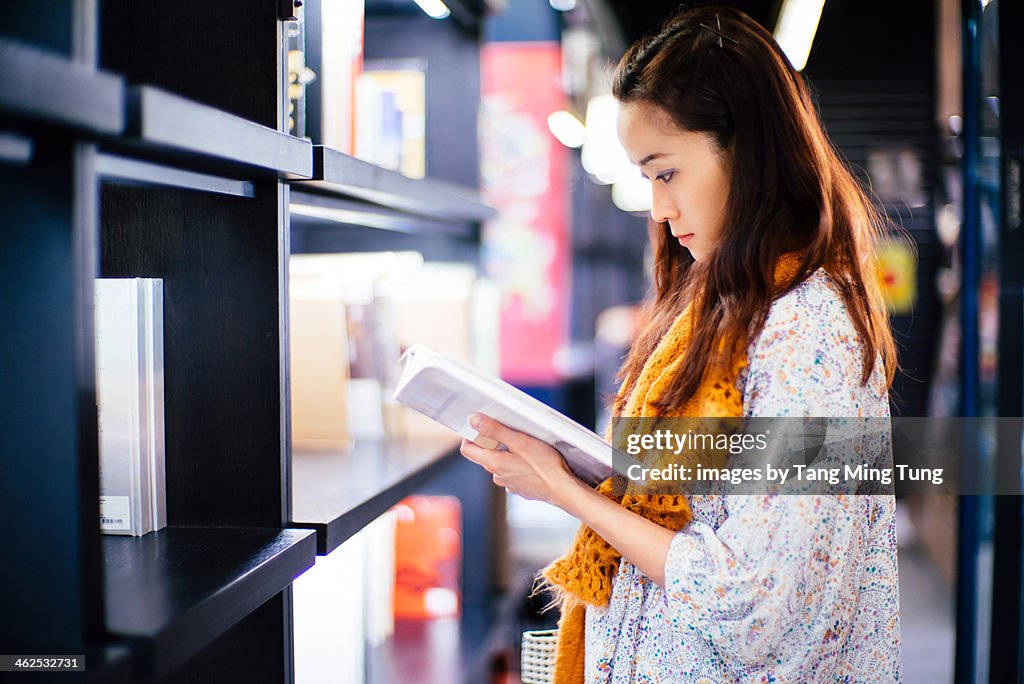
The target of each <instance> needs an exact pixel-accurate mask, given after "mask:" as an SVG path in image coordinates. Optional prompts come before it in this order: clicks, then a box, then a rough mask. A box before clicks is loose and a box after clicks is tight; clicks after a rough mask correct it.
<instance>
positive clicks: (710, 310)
mask: <svg viewBox="0 0 1024 684" xmlns="http://www.w3.org/2000/svg"><path fill="white" fill-rule="evenodd" d="M614 94H615V96H616V98H617V99H618V100H619V102H620V103H621V105H622V109H621V115H620V121H619V135H620V138H621V140H622V143H623V145H624V147H625V148H626V150H627V152H628V154H629V156H630V157H631V159H632V160H633V161H634V163H636V164H637V165H638V166H639V167H640V168H641V170H642V171H643V172H644V174H645V175H646V176H647V177H648V178H650V179H651V183H652V188H653V190H652V192H653V203H652V210H651V217H652V219H653V220H652V224H651V240H652V241H653V246H654V258H655V282H654V288H653V294H652V297H651V302H650V306H649V315H648V317H647V319H646V320H647V323H646V325H645V327H644V329H643V330H642V331H641V332H640V334H639V336H638V338H637V341H636V343H635V344H634V345H633V347H632V349H631V351H630V353H629V355H628V357H627V358H626V361H625V364H624V366H623V368H622V371H621V376H622V378H623V384H622V387H621V390H620V393H619V395H618V397H617V398H616V400H615V403H614V405H613V414H614V415H619V416H643V417H671V416H681V417H698V416H726V417H729V416H736V417H744V416H805V417H827V416H844V417H847V416H852V417H883V418H887V417H888V415H889V405H888V389H889V386H890V384H891V382H892V376H893V373H894V370H895V367H896V353H895V346H894V343H893V339H892V334H891V330H890V327H889V323H888V318H887V315H886V313H885V311H884V309H883V306H882V304H881V299H880V294H879V290H878V286H877V281H876V277H875V275H874V269H873V246H874V243H875V241H876V239H877V237H878V236H879V234H880V232H881V230H882V229H883V228H882V224H881V222H880V220H879V218H878V216H877V215H876V214H875V213H874V211H873V210H872V207H871V204H870V203H869V201H868V199H867V198H866V196H865V194H864V192H863V191H862V189H861V188H860V187H859V185H858V184H857V182H856V180H855V179H854V178H853V176H852V175H851V173H850V172H849V171H848V170H847V168H846V167H845V166H844V165H843V163H842V162H841V161H840V160H839V158H838V157H837V155H836V153H835V152H834V150H833V148H832V147H831V145H830V144H829V141H828V139H827V138H826V136H825V133H824V132H823V130H822V127H821V124H820V122H819V120H818V117H817V114H816V112H815V109H814V107H813V105H812V102H811V100H810V97H809V95H808V90H807V87H806V85H805V84H804V82H803V80H802V78H801V76H800V75H799V74H798V73H797V72H796V71H794V69H793V68H792V66H791V65H790V64H789V62H788V60H787V59H786V57H785V55H784V54H783V53H782V52H781V50H780V49H779V47H778V45H777V44H776V43H775V42H774V40H773V39H772V37H771V35H770V34H769V33H768V32H767V31H765V30H764V29H763V28H762V27H761V26H759V25H758V24H757V23H755V22H754V21H753V20H751V19H750V18H749V17H747V16H746V15H745V14H743V13H742V12H739V11H737V10H735V9H731V8H728V7H705V8H700V9H693V10H684V11H682V12H681V13H680V14H678V15H677V16H674V17H673V18H671V19H670V20H669V21H668V22H667V23H666V24H665V27H664V29H663V30H662V31H661V32H660V33H658V34H657V35H655V36H653V37H649V38H647V39H644V40H641V41H640V42H638V43H637V44H635V45H633V46H632V47H631V48H630V50H629V51H628V52H627V53H626V55H625V56H624V57H623V58H622V61H621V62H620V64H619V66H618V69H617V72H616V76H615V83H614ZM473 420H474V424H475V425H476V427H477V429H478V430H479V432H480V433H481V434H482V435H485V436H487V437H491V438H492V439H494V440H497V441H499V442H501V443H502V444H503V445H505V447H507V449H508V450H507V451H504V450H501V451H499V450H490V449H484V448H481V447H479V446H477V445H476V444H475V443H473V442H468V441H464V442H463V445H462V453H463V454H464V455H465V456H466V457H467V458H469V459H471V460H473V461H475V462H477V463H479V464H480V465H482V466H483V467H485V468H487V470H489V471H490V472H492V473H493V474H494V482H495V483H496V484H498V485H499V486H503V487H505V488H506V489H507V490H508V491H510V492H512V493H515V494H519V495H520V496H523V497H525V498H529V499H537V500H543V501H547V502H549V503H551V504H553V505H555V506H558V507H559V508H562V509H564V510H565V511H567V512H569V513H570V514H572V515H573V516H575V517H577V518H578V519H579V520H580V521H581V522H582V524H581V526H580V531H579V533H578V534H577V538H576V541H575V544H574V546H573V548H572V549H571V550H570V551H569V552H568V553H567V554H566V555H565V556H564V557H563V558H561V559H559V560H557V561H555V562H554V563H552V564H551V565H550V566H549V567H548V568H546V569H545V570H544V572H543V576H544V579H545V580H546V582H547V584H548V586H549V588H552V589H554V590H555V591H556V593H557V595H558V597H559V599H560V602H561V608H562V614H561V618H560V622H559V627H560V630H559V645H558V659H557V665H556V675H555V681H556V682H557V683H558V684H563V683H567V682H574V683H575V682H584V681H585V682H588V683H590V682H621V683H624V684H625V683H631V682H660V683H663V684H667V683H673V684H674V683H683V682H776V681H777V682H801V683H803V682H826V681H827V682H837V681H844V682H845V681H849V682H889V681H898V680H899V679H900V678H901V674H900V662H899V644H900V622H899V601H898V585H897V575H896V539H895V523H894V501H893V498H892V496H889V495H870V496H866V495H864V496H853V495H850V496H844V495H839V494H824V495H795V496H792V495H787V496H783V495H769V494H764V495H760V494H758V495H742V496H741V495H729V494H724V495H704V496H696V495H693V496H682V495H680V496H644V495H643V494H642V493H635V492H634V493H630V491H629V490H628V489H627V490H625V491H624V490H623V489H622V487H621V482H619V484H618V485H616V480H617V479H618V477H616V478H611V479H609V480H608V481H606V482H605V483H602V484H601V485H600V486H599V487H598V488H597V489H596V490H595V489H592V488H590V487H588V486H586V485H585V484H583V483H582V482H580V481H579V480H578V479H577V478H576V477H575V476H573V474H572V473H571V472H570V471H569V469H568V467H567V466H566V465H565V463H564V461H563V459H562V458H561V456H560V455H559V454H558V452H557V451H555V450H554V449H553V448H551V447H550V446H548V445H546V444H544V443H542V442H540V441H538V440H536V439H534V438H532V437H530V436H528V435H525V434H522V433H519V432H515V431H513V430H510V429H509V428H506V427H505V426H502V425H500V424H498V423H496V422H495V421H493V420H491V419H489V418H487V417H486V416H476V417H474V419H473Z"/></svg>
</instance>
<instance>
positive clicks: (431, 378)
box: [395, 344, 638, 486]
mask: <svg viewBox="0 0 1024 684" xmlns="http://www.w3.org/2000/svg"><path fill="white" fill-rule="evenodd" d="M402 360H403V361H404V363H405V365H404V368H403V371H402V377H401V379H400V380H399V381H398V387H397V389H396V390H395V400H397V401H399V402H401V403H403V404H405V405H406V406H409V407H410V408H413V409H415V410H416V411H418V412H420V413H422V414H423V415H425V416H427V417H428V418H430V419H432V420H435V421H437V422H438V423H440V424H442V425H444V426H445V427H447V428H449V429H451V430H454V431H455V432H457V433H458V434H460V435H462V436H463V437H465V438H466V439H469V440H472V441H474V442H476V443H477V444H479V445H480V446H483V447H485V448H489V449H494V448H499V447H500V446H501V445H499V444H498V443H497V442H495V441H494V440H492V439H489V438H486V437H481V436H480V435H479V434H478V433H477V431H476V430H475V429H473V427H471V426H470V424H469V417H470V416H471V415H473V414H474V413H482V414H484V415H486V416H489V417H491V418H494V419H495V420H497V421H498V422H500V423H503V424H504V425H507V426H508V427H510V428H512V429H514V430H519V431H520V432H525V433H527V434H529V435H532V436H534V437H536V438H537V439H539V440H541V441H543V442H546V443H548V444H550V445H551V446H553V447H554V448H555V449H557V450H558V451H559V453H561V454H562V456H563V457H565V460H566V462H567V463H568V464H569V468H570V469H572V471H573V472H574V473H575V474H576V476H577V477H579V478H580V479H581V480H583V481H584V482H586V483H587V484H589V485H591V486H594V485H597V484H599V483H600V482H602V481H604V480H605V479H607V478H608V477H610V476H611V475H612V474H613V472H614V471H615V470H618V471H619V472H623V473H624V472H625V469H626V468H627V467H628V466H629V465H630V464H633V463H638V461H635V460H634V459H633V458H632V457H630V456H627V455H626V454H624V453H622V452H619V453H617V454H616V455H615V460H614V464H613V460H612V454H613V453H614V450H613V449H612V446H611V445H610V444H609V443H608V442H606V441H605V440H603V439H601V438H600V437H599V436H598V435H596V434H595V433H594V432H592V431H590V430H588V429H587V428H585V427H583V426H582V425H580V424H579V423H577V422H576V421H574V420H572V419H570V418H567V417H565V416H563V415H562V414H561V413H559V412H558V411H555V410H554V409H553V408H551V407H550V406H547V405H545V404H543V403H541V402H540V401H538V400H537V399H534V398H533V397H531V396H530V395H528V394H526V393H525V392H523V391H521V390H519V389H516V388H515V387H513V386H512V385H510V384H508V383H507V382H504V381H503V380H499V379H498V378H496V377H494V376H493V375H488V374H486V373H482V372H480V371H478V370H476V369H474V368H471V367H469V366H467V365H465V364H462V363H460V362H458V361H456V360H455V359H453V358H451V357H450V356H445V355H444V354H439V353H437V352H435V351H434V350H432V349H430V348H429V347H427V346H425V345H423V344H415V345H413V346H412V347H410V348H409V350H408V351H406V352H405V354H403V355H402Z"/></svg>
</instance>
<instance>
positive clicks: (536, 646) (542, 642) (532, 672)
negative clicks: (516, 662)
mask: <svg viewBox="0 0 1024 684" xmlns="http://www.w3.org/2000/svg"><path fill="white" fill-rule="evenodd" d="M557 645H558V630H557V629H541V630H536V631H533V632H523V657H522V672H521V674H520V680H521V681H522V684H551V682H552V681H553V678H554V676H555V647H556V646H557Z"/></svg>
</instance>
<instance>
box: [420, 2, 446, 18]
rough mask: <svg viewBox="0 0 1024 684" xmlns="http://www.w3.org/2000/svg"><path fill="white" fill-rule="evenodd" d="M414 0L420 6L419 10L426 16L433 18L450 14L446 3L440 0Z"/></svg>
mask: <svg viewBox="0 0 1024 684" xmlns="http://www.w3.org/2000/svg"><path fill="white" fill-rule="evenodd" d="M414 2H415V3H416V4H417V5H419V6H420V9H421V10H423V11H424V12H426V13H427V16H428V17H432V18H434V19H445V18H447V17H448V15H450V14H451V10H449V9H448V5H446V4H444V3H443V2H441V0H414Z"/></svg>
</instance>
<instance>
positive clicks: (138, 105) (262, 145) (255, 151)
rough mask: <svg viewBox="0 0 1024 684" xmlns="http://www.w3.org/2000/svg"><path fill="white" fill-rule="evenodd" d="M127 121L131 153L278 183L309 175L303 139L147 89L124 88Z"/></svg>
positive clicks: (310, 160)
mask: <svg viewBox="0 0 1024 684" xmlns="http://www.w3.org/2000/svg"><path fill="white" fill-rule="evenodd" d="M126 121H127V126H126V134H127V136H128V142H129V144H130V145H131V146H132V147H133V148H138V149H142V150H147V149H148V150H153V151H155V152H157V153H162V154H167V155H173V156H174V157H176V158H179V159H188V158H196V157H198V158H199V159H201V160H203V161H205V163H206V164H209V163H219V164H225V165H228V166H232V167H248V168H250V169H258V170H260V171H262V172H263V173H264V174H270V175H273V176H277V177H280V178H291V179H296V178H310V177H311V176H312V174H313V157H312V154H313V153H312V145H311V144H310V143H309V141H308V140H303V139H302V138H296V137H294V136H291V135H288V134H287V133H281V132H280V131H276V130H274V129H272V128H269V127H267V126H261V125H260V124H258V123H255V122H253V121H249V120H247V119H244V118H242V117H240V116H236V115H234V114H229V113H228V112H224V111H221V110H219V109H215V108H214V107H209V106H207V105H204V104H200V103H198V102H194V101H192V100H189V99H187V98H184V97H181V96H179V95H175V94H173V93H169V92H167V91H164V90H160V89H159V88H154V87H152V86H145V85H143V86H134V87H132V88H129V89H128V92H127V96H126ZM200 170H203V169H200Z"/></svg>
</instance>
